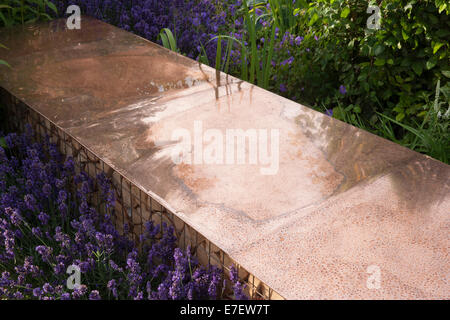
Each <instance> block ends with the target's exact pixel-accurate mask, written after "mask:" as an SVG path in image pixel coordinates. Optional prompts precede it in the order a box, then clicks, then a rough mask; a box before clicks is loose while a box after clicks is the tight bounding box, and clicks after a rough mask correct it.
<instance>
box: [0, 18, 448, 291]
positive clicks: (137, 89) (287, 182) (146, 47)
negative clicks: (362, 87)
mask: <svg viewBox="0 0 450 320" xmlns="http://www.w3.org/2000/svg"><path fill="white" fill-rule="evenodd" d="M0 43H3V44H5V45H6V46H7V47H8V48H9V50H1V55H0V56H1V57H2V58H3V59H5V60H7V61H8V62H9V64H10V65H11V67H12V68H11V69H7V68H2V69H1V72H0V86H1V87H3V88H4V89H6V90H7V91H9V92H10V93H11V94H12V95H14V96H16V97H17V98H19V99H20V100H22V101H23V102H24V103H26V104H27V105H28V106H29V107H31V108H33V109H34V110H36V111H38V112H39V113H41V114H42V115H44V116H45V117H47V118H48V119H50V120H51V121H52V122H54V123H55V124H56V125H57V126H59V127H60V128H62V129H64V130H65V131H66V132H67V133H68V134H70V135H72V136H73V137H75V138H76V139H77V140H78V141H79V142H80V143H82V144H83V145H84V146H86V147H87V148H89V150H92V151H93V152H94V153H95V154H96V155H97V156H99V157H100V158H102V159H104V160H105V161H106V162H107V163H109V164H110V165H111V166H112V167H114V168H115V169H116V170H118V171H120V172H121V173H122V174H124V175H125V176H126V177H128V178H129V179H130V180H131V181H133V182H135V183H136V185H138V186H140V187H142V188H143V189H144V190H146V191H147V192H149V193H150V194H152V195H154V196H156V197H158V199H161V201H162V202H163V203H164V205H165V206H166V207H167V208H168V209H169V210H171V211H173V212H174V213H175V214H176V215H178V216H179V217H180V218H181V219H183V220H184V221H186V222H187V223H189V224H190V225H192V226H193V227H194V228H196V229H197V230H198V231H199V232H201V233H202V234H204V235H205V236H206V237H208V238H209V239H210V240H211V241H213V242H214V243H216V244H217V245H219V247H220V248H221V249H222V250H224V251H225V252H227V253H228V254H229V255H230V256H231V257H233V258H234V259H235V260H236V261H238V262H239V263H240V264H241V265H242V266H244V267H245V268H246V269H247V270H249V271H250V272H252V273H253V274H255V275H256V276H257V277H259V278H260V279H262V280H263V281H264V282H265V283H267V284H268V285H269V286H270V287H272V288H273V289H275V290H276V291H277V292H279V293H280V294H281V295H282V296H284V297H285V298H288V299H303V298H306V299H309V298H315V299H321V298H327V299H331V298H343V299H347V298H356V299H370V298H385V299H391V298H394V299H397V298H419V299H421V298H447V299H448V298H450V283H449V268H450V259H449V244H450V242H449V231H450V228H449V227H450V219H449V217H450V167H449V166H448V165H445V164H443V163H441V162H439V161H436V160H434V159H431V158H429V157H427V156H424V155H421V154H418V153H416V152H413V151H410V150H408V149H406V148H403V147H401V146H399V145H396V144H394V143H392V142H389V141H387V140H384V139H382V138H379V137H377V136H374V135H372V134H369V133H367V132H365V131H363V130H360V129H357V128H355V127H352V126H349V125H347V124H344V123H343V122H340V121H338V120H335V119H332V118H330V117H328V116H326V115H323V114H321V113H318V112H316V111H313V110H312V109H309V108H307V107H304V106H302V105H299V104H297V103H294V102H292V101H289V100H287V99H285V98H283V97H280V96H277V95H275V94H272V93H270V92H268V91H265V90H263V89H260V88H258V87H254V86H252V85H250V84H248V83H246V82H242V81H240V80H238V79H236V78H233V77H230V76H226V75H225V74H220V75H216V73H215V70H213V69H211V68H209V67H207V66H204V65H201V64H199V63H197V62H195V61H193V60H190V59H187V58H185V57H182V56H180V55H177V54H175V53H173V52H170V51H168V50H166V49H163V48H161V47H159V46H157V45H155V44H153V43H151V42H148V41H146V40H144V39H142V38H139V37H137V36H135V35H133V34H131V33H128V32H125V31H123V30H120V29H118V28H115V27H113V26H110V25H108V24H105V23H103V22H100V21H97V20H94V19H92V18H88V17H83V18H82V21H81V30H66V29H65V21H64V20H56V21H53V22H51V23H43V24H35V25H30V26H26V27H17V28H15V29H12V30H6V29H4V30H0ZM195 121H198V122H200V121H201V123H202V126H203V130H206V129H217V130H219V131H220V132H222V133H224V134H225V132H226V130H227V129H243V130H247V129H255V130H258V129H263V130H266V129H267V130H269V131H270V130H273V129H275V130H278V132H279V141H280V142H279V155H280V157H279V169H278V171H277V173H276V174H274V175H264V174H261V172H260V167H261V166H260V165H255V164H249V163H248V161H247V162H245V163H244V164H235V165H227V164H204V163H203V164H185V163H181V164H175V163H174V162H173V161H172V158H171V152H172V150H173V148H175V147H176V146H177V145H178V144H180V143H181V142H180V141H179V140H174V139H172V133H173V132H174V130H176V129H179V128H185V129H187V130H189V131H190V132H193V128H194V122H195ZM369 266H376V267H375V268H379V270H380V271H381V273H380V275H381V283H380V285H381V286H380V288H379V289H376V288H371V286H370V285H369V286H368V285H367V280H368V278H369V277H370V276H371V274H370V273H368V267H369ZM371 270H372V271H373V269H370V268H369V271H371ZM372 271H371V272H372Z"/></svg>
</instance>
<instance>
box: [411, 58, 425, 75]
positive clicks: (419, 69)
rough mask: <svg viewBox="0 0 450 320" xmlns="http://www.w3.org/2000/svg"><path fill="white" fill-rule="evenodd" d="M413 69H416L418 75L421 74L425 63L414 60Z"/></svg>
mask: <svg viewBox="0 0 450 320" xmlns="http://www.w3.org/2000/svg"><path fill="white" fill-rule="evenodd" d="M412 69H413V70H414V72H415V73H416V74H417V75H418V76H420V75H421V74H422V71H423V64H422V63H421V62H419V61H417V62H414V63H413V64H412Z"/></svg>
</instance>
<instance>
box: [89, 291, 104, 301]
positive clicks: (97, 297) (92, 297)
mask: <svg viewBox="0 0 450 320" xmlns="http://www.w3.org/2000/svg"><path fill="white" fill-rule="evenodd" d="M101 299H102V298H101V297H100V293H99V292H98V291H97V290H92V291H91V293H90V294H89V300H101Z"/></svg>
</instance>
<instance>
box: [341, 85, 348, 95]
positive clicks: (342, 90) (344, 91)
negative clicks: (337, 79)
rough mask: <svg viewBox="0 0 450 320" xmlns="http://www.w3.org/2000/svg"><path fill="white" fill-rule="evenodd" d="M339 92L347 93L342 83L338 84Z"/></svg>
mask: <svg viewBox="0 0 450 320" xmlns="http://www.w3.org/2000/svg"><path fill="white" fill-rule="evenodd" d="M339 92H340V93H341V94H342V95H345V94H346V93H347V89H346V88H345V86H344V85H342V84H341V85H340V86H339Z"/></svg>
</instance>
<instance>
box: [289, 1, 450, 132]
mask: <svg viewBox="0 0 450 320" xmlns="http://www.w3.org/2000/svg"><path fill="white" fill-rule="evenodd" d="M380 9H381V21H380V22H381V29H380V30H370V29H367V26H366V22H367V19H368V17H369V14H367V12H366V10H367V3H365V2H361V1H357V0H334V1H332V0H317V1H309V5H308V7H306V8H304V9H303V10H301V11H299V19H298V25H297V28H298V29H301V30H304V31H305V34H304V40H303V42H302V46H301V47H302V48H303V50H300V51H297V54H294V57H295V59H296V61H297V63H296V64H295V65H294V70H292V73H293V77H290V80H291V82H290V86H291V87H292V88H298V87H304V88H305V92H304V95H303V99H305V100H306V102H308V103H309V104H313V105H321V104H324V105H326V106H333V104H336V103H337V102H338V101H339V102H340V103H341V104H343V105H348V106H351V107H352V108H351V112H352V113H354V114H361V115H362V116H363V117H364V118H365V119H366V120H370V121H371V123H372V124H373V123H374V122H375V121H376V120H377V117H376V116H375V112H376V111H381V112H382V113H385V114H387V115H395V117H396V120H397V121H403V120H404V119H405V117H406V116H407V119H405V121H406V120H407V121H412V120H413V119H414V118H415V117H424V116H425V114H426V113H427V111H428V110H427V107H428V104H427V103H426V101H427V99H428V98H429V97H430V96H432V94H433V89H434V86H435V85H436V83H437V81H438V80H439V79H441V82H442V88H443V90H449V89H450V86H449V83H448V80H447V77H450V66H449V49H450V44H449V43H448V37H449V35H450V31H449V30H450V19H448V13H449V10H450V7H449V6H448V5H447V4H446V2H445V1H441V0H437V1H434V0H433V1H403V0H393V1H382V2H380ZM305 51H307V52H305ZM343 88H344V89H343ZM336 116H338V114H336Z"/></svg>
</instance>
